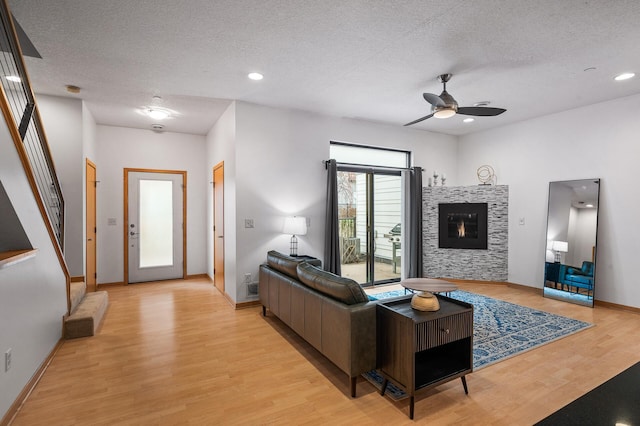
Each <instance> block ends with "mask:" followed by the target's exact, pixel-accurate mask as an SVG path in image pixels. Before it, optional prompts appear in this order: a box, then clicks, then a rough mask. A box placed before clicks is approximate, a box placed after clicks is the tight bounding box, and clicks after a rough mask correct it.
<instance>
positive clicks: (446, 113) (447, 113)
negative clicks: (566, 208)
mask: <svg viewBox="0 0 640 426" xmlns="http://www.w3.org/2000/svg"><path fill="white" fill-rule="evenodd" d="M454 115H456V110H455V109H453V108H443V109H439V110H438V111H436V112H434V113H433V116H434V117H435V118H451V117H453V116H454Z"/></svg>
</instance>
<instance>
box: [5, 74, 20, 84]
mask: <svg viewBox="0 0 640 426" xmlns="http://www.w3.org/2000/svg"><path fill="white" fill-rule="evenodd" d="M6 78H7V80H9V81H13V82H14V83H20V82H21V81H22V79H21V78H20V77H18V76H17V75H8V76H7V77H6Z"/></svg>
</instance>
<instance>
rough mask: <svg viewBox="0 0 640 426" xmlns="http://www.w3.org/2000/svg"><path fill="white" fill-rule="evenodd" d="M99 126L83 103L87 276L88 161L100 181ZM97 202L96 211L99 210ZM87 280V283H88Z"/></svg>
mask: <svg viewBox="0 0 640 426" xmlns="http://www.w3.org/2000/svg"><path fill="white" fill-rule="evenodd" d="M96 131H97V125H96V120H95V118H93V114H91V111H89V108H87V105H86V104H85V102H84V101H83V102H82V153H83V155H82V162H83V164H82V165H81V168H82V231H83V234H82V236H83V238H82V265H83V267H84V268H83V271H84V272H83V275H85V276H86V273H87V271H86V266H87V202H86V195H87V168H86V161H85V160H86V159H89V160H90V161H91V162H92V163H93V164H95V165H96V180H100V170H99V169H100V167H98V163H99V161H98V154H97V150H98V147H97V141H96ZM97 204H98V203H97V201H96V210H97V209H98V208H99V206H97ZM86 281H87V280H86V278H85V282H86Z"/></svg>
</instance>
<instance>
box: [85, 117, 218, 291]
mask: <svg viewBox="0 0 640 426" xmlns="http://www.w3.org/2000/svg"><path fill="white" fill-rule="evenodd" d="M96 140H97V152H96V155H97V157H98V158H99V159H100V161H99V165H98V176H99V179H98V180H100V183H99V184H98V187H97V204H98V213H97V216H98V217H97V222H98V226H97V227H98V248H97V252H98V266H97V269H98V284H105V283H115V282H122V281H123V279H124V275H123V272H124V258H123V256H124V254H123V252H124V249H123V218H124V213H123V208H124V207H123V206H124V204H123V201H124V200H123V197H124V193H123V185H124V169H125V168H142V169H160V170H186V171H187V273H188V274H189V275H194V274H203V273H205V272H206V265H207V263H206V238H205V235H206V232H205V226H206V217H205V215H206V211H207V207H206V195H205V194H206V191H207V188H208V180H207V173H206V169H205V137H204V136H200V135H189V134H183V133H170V132H165V133H156V132H153V131H152V130H140V129H131V128H125V127H113V126H103V125H98V126H97V127H96ZM109 218H113V219H115V221H116V225H112V226H110V225H108V219H109Z"/></svg>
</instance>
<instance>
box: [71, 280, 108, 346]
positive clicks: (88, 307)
mask: <svg viewBox="0 0 640 426" xmlns="http://www.w3.org/2000/svg"><path fill="white" fill-rule="evenodd" d="M70 290H71V291H70V293H71V315H69V316H68V317H66V318H65V320H64V338H65V339H75V338H78V337H89V336H93V335H94V334H96V331H97V330H98V327H99V326H100V324H101V323H102V318H103V317H104V314H105V312H106V311H107V306H109V294H108V293H107V292H106V291H96V292H93V293H87V286H86V284H85V283H84V282H74V283H71V289H70Z"/></svg>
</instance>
